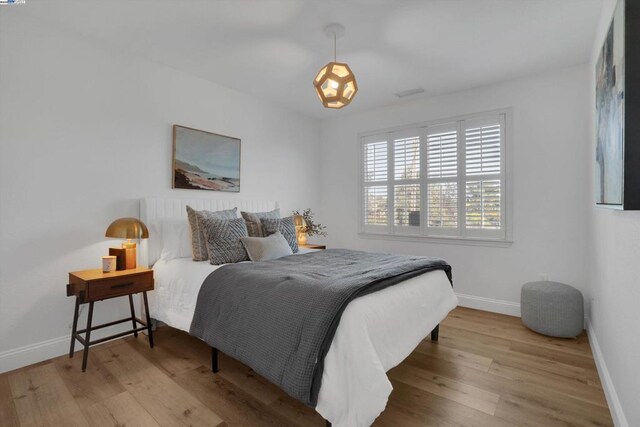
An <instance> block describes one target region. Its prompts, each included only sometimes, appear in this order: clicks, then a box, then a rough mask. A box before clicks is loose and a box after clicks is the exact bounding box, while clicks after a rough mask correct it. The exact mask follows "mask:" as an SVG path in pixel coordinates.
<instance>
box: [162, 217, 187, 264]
mask: <svg viewBox="0 0 640 427" xmlns="http://www.w3.org/2000/svg"><path fill="white" fill-rule="evenodd" d="M160 227H161V230H162V252H161V253H160V259H163V260H165V261H169V260H171V259H174V258H192V257H193V249H191V229H190V228H189V221H187V218H183V219H174V218H171V219H163V220H162V221H161V223H160Z"/></svg>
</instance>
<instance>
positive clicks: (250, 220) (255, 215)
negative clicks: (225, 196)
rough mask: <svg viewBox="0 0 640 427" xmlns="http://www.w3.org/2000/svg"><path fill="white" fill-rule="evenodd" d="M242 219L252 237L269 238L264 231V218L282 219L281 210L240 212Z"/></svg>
mask: <svg viewBox="0 0 640 427" xmlns="http://www.w3.org/2000/svg"><path fill="white" fill-rule="evenodd" d="M240 214H241V215H242V218H244V220H245V221H246V222H247V231H248V232H249V236H250V237H267V235H266V234H264V232H263V231H262V223H261V222H260V220H261V219H262V218H273V219H277V218H280V209H274V210H272V211H270V212H240Z"/></svg>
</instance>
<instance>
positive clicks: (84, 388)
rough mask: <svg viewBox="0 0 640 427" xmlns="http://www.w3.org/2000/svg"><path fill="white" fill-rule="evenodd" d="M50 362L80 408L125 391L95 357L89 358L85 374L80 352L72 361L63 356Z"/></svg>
mask: <svg viewBox="0 0 640 427" xmlns="http://www.w3.org/2000/svg"><path fill="white" fill-rule="evenodd" d="M96 349H97V347H94V349H92V351H95V350H96ZM91 356H93V354H92V355H91ZM52 362H53V365H54V366H55V367H56V370H57V371H58V374H59V375H60V378H62V380H63V381H64V383H65V385H66V386H67V388H68V389H69V391H70V392H71V395H72V396H73V398H74V399H75V400H76V402H77V403H78V405H79V406H80V407H81V408H83V407H86V406H89V405H93V404H94V403H98V402H102V401H103V400H106V399H108V398H110V397H113V396H117V395H119V394H120V393H122V392H124V391H125V388H124V387H123V386H122V384H120V382H118V380H117V379H116V378H115V377H114V376H113V375H112V374H111V373H110V372H109V371H107V370H106V369H105V368H104V366H102V363H100V362H99V361H98V359H97V358H95V357H89V360H88V361H87V370H86V372H82V353H80V352H77V354H75V355H74V357H73V358H72V359H70V358H69V357H68V356H67V355H64V356H60V357H56V358H55V359H53V360H52ZM96 384H100V387H96Z"/></svg>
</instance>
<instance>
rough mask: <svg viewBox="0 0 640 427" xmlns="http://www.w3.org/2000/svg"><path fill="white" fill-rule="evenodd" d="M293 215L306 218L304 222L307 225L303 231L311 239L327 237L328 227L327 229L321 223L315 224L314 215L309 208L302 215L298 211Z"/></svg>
mask: <svg viewBox="0 0 640 427" xmlns="http://www.w3.org/2000/svg"><path fill="white" fill-rule="evenodd" d="M293 215H300V216H301V217H302V218H304V222H305V223H306V224H307V225H306V226H305V227H304V230H303V231H304V232H305V233H306V234H307V236H309V237H311V236H326V235H327V232H326V231H325V230H326V229H327V227H325V226H324V225H322V224H320V223H317V222H314V219H313V216H314V213H313V212H311V209H309V208H307V209H305V210H303V211H302V213H300V211H297V210H296V211H293Z"/></svg>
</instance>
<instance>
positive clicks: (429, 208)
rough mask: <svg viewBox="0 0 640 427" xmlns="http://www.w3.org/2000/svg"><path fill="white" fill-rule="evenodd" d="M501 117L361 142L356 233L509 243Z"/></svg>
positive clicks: (403, 131) (464, 119)
mask: <svg viewBox="0 0 640 427" xmlns="http://www.w3.org/2000/svg"><path fill="white" fill-rule="evenodd" d="M506 116H507V111H501V112H494V113H486V114H481V115H474V116H468V117H462V118H457V119H452V120H446V121H439V122H437V123H424V124H421V125H417V126H412V127H405V128H399V129H393V130H389V131H385V132H377V133H369V134H365V135H362V136H361V138H360V139H361V144H362V188H361V190H362V193H361V194H362V203H361V207H362V211H361V231H362V232H364V233H375V234H388V235H397V236H414V237H439V238H452V239H470V240H493V241H500V240H503V241H504V240H507V239H508V233H507V225H508V221H507V218H506V215H507V212H508V210H507V209H506V202H507V197H506V156H505V152H506V150H505V148H506V142H505V134H506V132H505V122H506Z"/></svg>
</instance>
